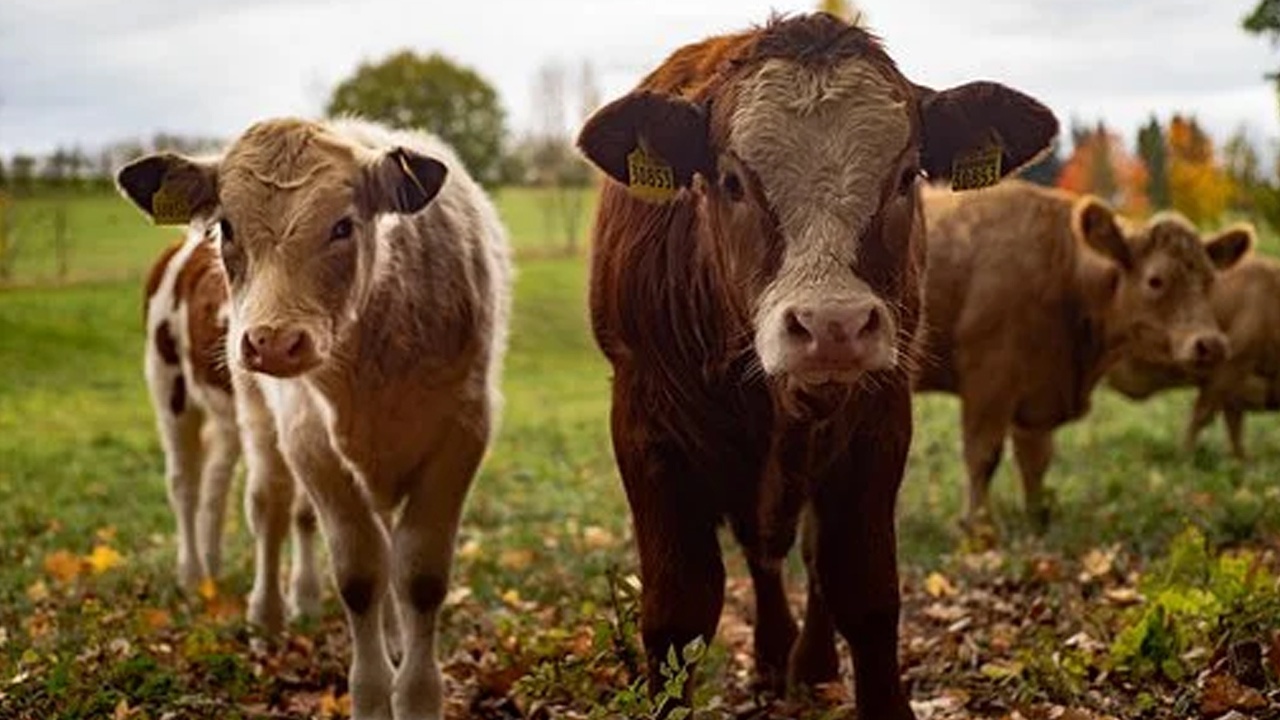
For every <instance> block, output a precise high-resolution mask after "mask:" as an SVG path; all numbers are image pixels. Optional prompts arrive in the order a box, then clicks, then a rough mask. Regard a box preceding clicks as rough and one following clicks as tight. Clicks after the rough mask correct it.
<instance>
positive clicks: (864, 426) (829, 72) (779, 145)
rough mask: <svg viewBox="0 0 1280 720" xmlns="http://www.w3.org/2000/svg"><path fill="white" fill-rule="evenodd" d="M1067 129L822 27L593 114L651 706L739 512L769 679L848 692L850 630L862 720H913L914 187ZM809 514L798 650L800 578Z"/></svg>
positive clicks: (1009, 155)
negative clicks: (941, 86) (787, 570)
mask: <svg viewBox="0 0 1280 720" xmlns="http://www.w3.org/2000/svg"><path fill="white" fill-rule="evenodd" d="M1057 128H1058V124H1057V121H1056V120H1055V118H1054V117H1053V114H1052V113H1051V112H1049V110H1048V109H1046V108H1045V107H1044V106H1042V105H1041V104H1040V103H1038V102H1036V101H1035V100H1034V99H1032V98H1030V97H1028V96H1026V95H1024V94H1022V93H1019V92H1017V91H1015V90H1012V89H1010V88H1007V87H1004V86H1002V85H998V84H995V83H972V84H968V85H961V86H959V87H955V88H949V89H947V90H943V91H940V92H935V91H933V90H929V89H927V88H923V87H920V86H917V85H914V84H912V83H911V82H909V81H908V80H907V79H906V78H905V77H904V76H903V75H902V74H901V72H899V70H898V69H897V67H896V66H895V65H894V63H893V61H892V59H890V58H889V56H888V54H887V53H886V52H885V51H884V49H883V47H882V46H881V44H880V42H879V41H878V40H877V39H876V38H875V37H874V36H872V35H870V34H869V33H867V32H866V31H864V30H862V29H861V28H856V27H851V26H849V25H847V24H846V23H844V22H843V21H841V20H839V19H837V18H835V17H833V16H830V15H826V14H821V13H819V14H814V15H804V16H796V17H788V18H775V19H774V20H773V21H771V22H769V23H768V24H767V25H765V26H762V27H759V28H754V29H752V30H748V31H745V32H742V33H736V34H732V35H727V36H722V37H715V38H709V39H707V40H704V41H701V42H697V43H693V44H690V45H686V46H684V47H682V48H680V49H678V50H676V51H675V52H674V53H673V54H672V55H671V56H670V57H669V58H668V59H667V60H666V61H665V62H663V63H662V64H661V65H660V66H659V67H658V68H656V69H655V70H654V71H653V72H652V73H651V74H650V75H649V76H648V77H646V78H645V79H644V80H643V81H642V82H641V83H640V85H639V87H637V88H636V89H635V90H634V91H632V92H630V93H628V94H626V95H624V96H623V97H621V98H618V99H617V100H615V101H613V102H611V103H609V104H608V105H606V106H605V107H604V108H602V109H601V110H600V111H599V112H597V113H596V114H595V115H594V116H593V117H592V118H591V119H590V120H589V121H588V122H587V124H586V126H585V127H584V128H583V130H582V133H581V135H580V137H579V144H580V146H581V147H582V149H583V151H584V152H585V153H586V155H587V157H588V158H590V159H591V160H592V162H594V163H595V164H596V165H597V166H598V167H600V168H601V169H602V170H604V171H605V172H606V173H607V174H608V175H609V177H610V178H611V179H610V180H608V181H607V182H606V183H605V185H604V186H603V188H602V190H601V198H600V205H599V212H598V216H597V220H596V226H595V232H594V239H593V257H592V267H591V295H590V304H591V320H592V327H593V330H594V333H595V338H596V342H597V343H598V344H599V346H600V349H601V350H602V351H603V353H604V354H605V355H606V356H607V357H608V359H609V361H610V363H611V364H612V366H613V370H614V375H613V404H612V425H611V430H612V437H613V448H614V453H615V455H616V457H617V462H618V469H619V472H620V474H621V476H622V482H623V484H624V485H625V487H626V492H627V500H628V502H629V504H630V506H631V514H632V519H633V521H634V523H635V530H636V540H637V543H638V545H639V551H640V572H641V577H642V580H643V593H642V594H643V597H642V602H641V631H642V633H643V636H644V645H645V652H646V654H647V656H648V662H649V682H650V688H651V690H654V691H656V690H658V689H660V688H661V687H662V683H663V676H662V673H661V668H660V666H661V664H662V662H663V659H664V658H666V657H667V656H668V653H670V652H673V651H676V652H678V649H679V648H683V647H684V646H685V644H686V643H688V642H690V641H691V640H693V639H694V638H696V637H699V636H701V637H702V638H703V639H704V640H709V639H710V638H711V636H712V635H714V633H715V629H716V623H717V620H718V618H719V615H720V609H721V604H722V602H723V598H724V577H725V576H724V566H723V563H722V561H721V554H720V544H719V541H718V539H717V536H716V527H717V526H718V525H719V524H720V523H721V521H722V520H725V519H727V520H728V521H729V523H730V524H731V526H732V528H733V532H734V535H735V536H736V537H737V539H738V541H739V542H740V543H741V545H742V548H743V551H744V553H745V555H746V557H747V563H748V567H749V569H750V572H751V579H752V582H753V585H754V587H755V593H756V609H757V622H756V632H755V658H756V672H757V674H758V676H759V679H760V680H761V681H762V683H763V684H765V685H767V686H769V687H770V688H771V689H773V690H782V689H783V687H784V684H785V683H786V682H787V681H788V680H790V681H791V682H792V683H793V684H795V683H799V684H809V683H814V682H825V681H831V680H834V679H836V678H837V677H838V675H837V673H838V669H839V666H838V662H837V660H838V656H837V655H836V648H835V645H834V642H833V640H832V635H833V632H834V631H835V630H838V631H839V633H840V634H841V635H842V636H843V637H844V638H845V639H846V640H847V641H848V643H849V647H850V648H851V650H852V653H853V657H854V686H855V688H856V693H857V702H858V707H859V710H860V712H861V714H862V717H863V718H875V719H876V720H883V719H895V720H897V719H903V718H910V717H911V716H912V713H911V708H910V706H909V705H908V703H907V699H906V694H905V693H904V692H903V688H902V685H901V682H900V679H899V673H898V662H897V651H898V647H897V639H898V611H899V604H900V601H899V590H898V577H897V555H896V553H897V548H896V534H895V533H896V531H895V526H894V506H895V503H896V501H897V493H898V487H899V485H900V483H901V480H902V473H903V467H904V464H905V462H906V458H907V449H908V447H909V445H910V442H911V432H912V428H911V396H910V379H909V378H910V374H911V371H912V368H913V366H914V365H913V362H912V356H913V355H914V353H915V351H916V349H917V342H916V341H917V339H918V335H917V332H916V330H917V327H918V324H919V322H920V309H921V307H920V306H921V288H920V286H921V280H922V271H923V264H924V250H925V248H924V227H923V224H922V220H923V217H922V213H921V212H920V206H919V196H918V188H917V185H918V182H917V181H918V179H919V177H920V175H921V172H922V170H923V171H924V172H927V173H929V174H930V175H931V176H934V177H939V178H941V177H946V176H948V175H949V174H950V173H951V172H952V168H953V161H954V160H957V159H961V158H965V157H968V156H970V155H971V154H972V153H973V152H974V151H975V150H994V151H995V152H994V157H995V159H998V160H1001V163H1000V168H1002V169H1003V171H1005V172H1011V171H1013V170H1014V169H1016V168H1017V167H1018V166H1019V165H1021V164H1022V163H1024V162H1026V161H1028V160H1030V159H1031V158H1033V157H1034V156H1036V155H1037V154H1038V153H1039V152H1041V151H1042V150H1043V149H1044V148H1045V146H1046V145H1047V144H1048V143H1049V142H1050V140H1051V139H1052V138H1053V136H1054V134H1055V133H1056V132H1057ZM999 174H1000V169H998V168H994V167H992V168H991V169H990V172H989V175H990V178H989V179H991V180H995V179H996V178H998V176H999ZM628 186H629V187H628ZM806 508H807V509H808V513H807V515H806V517H807V518H808V522H807V523H806V527H807V532H806V533H805V535H806V538H805V542H804V547H805V550H806V552H805V556H806V560H807V566H808V577H809V600H808V604H807V606H806V611H805V613H806V616H805V624H804V629H803V634H798V633H797V629H796V623H795V620H794V619H793V618H792V615H791V610H790V607H789V606H788V603H787V594H786V591H785V588H784V587H783V583H782V573H781V571H782V563H783V559H784V558H785V557H786V555H787V553H788V551H789V550H790V548H791V546H792V545H793V544H794V541H795V538H796V534H797V523H798V519H799V517H800V516H801V514H802V512H804V511H805V509H806ZM798 635H799V637H797V636H798Z"/></svg>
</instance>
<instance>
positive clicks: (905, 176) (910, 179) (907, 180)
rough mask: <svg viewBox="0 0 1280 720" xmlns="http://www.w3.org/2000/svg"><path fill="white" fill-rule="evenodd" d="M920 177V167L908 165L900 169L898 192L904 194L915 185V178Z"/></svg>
mask: <svg viewBox="0 0 1280 720" xmlns="http://www.w3.org/2000/svg"><path fill="white" fill-rule="evenodd" d="M918 177H920V168H917V167H909V168H907V169H906V170H903V171H902V177H900V178H898V194H899V195H906V194H907V193H909V192H911V190H912V189H913V188H914V187H915V186H916V178H918Z"/></svg>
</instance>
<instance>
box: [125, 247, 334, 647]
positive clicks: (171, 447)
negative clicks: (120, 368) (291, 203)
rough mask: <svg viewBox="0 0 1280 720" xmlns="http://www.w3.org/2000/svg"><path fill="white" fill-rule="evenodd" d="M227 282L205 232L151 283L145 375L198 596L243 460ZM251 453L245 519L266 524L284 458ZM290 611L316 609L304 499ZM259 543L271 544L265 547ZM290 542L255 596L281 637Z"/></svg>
mask: <svg viewBox="0 0 1280 720" xmlns="http://www.w3.org/2000/svg"><path fill="white" fill-rule="evenodd" d="M227 300H228V298H227V279H226V274H225V273H224V272H223V269H222V263H221V261H220V260H219V259H218V250H217V246H216V245H215V244H214V240H213V239H212V238H211V237H210V234H209V233H207V232H206V231H205V229H204V228H203V227H193V228H189V229H188V231H187V234H186V237H185V239H184V240H182V241H179V242H177V243H174V244H173V245H171V246H170V247H168V248H166V249H165V250H164V252H163V253H161V255H160V257H159V258H158V259H157V260H156V262H155V264H154V265H153V266H152V268H151V272H150V274H149V275H148V277H147V282H146V299H145V301H144V303H145V304H144V318H143V319H144V325H145V327H146V346H145V351H144V361H143V362H144V368H145V372H146V378H147V389H148V391H149V392H150V395H151V404H152V407H153V409H154V410H155V415H156V425H157V427H158V429H159V432H160V443H161V446H162V447H163V449H164V455H165V478H166V480H167V482H168V487H169V503H170V505H171V507H172V508H173V514H174V516H175V517H176V519H177V525H178V533H177V535H178V582H179V584H180V585H181V586H182V587H183V588H185V589H187V590H189V591H190V590H194V589H195V588H196V587H197V586H198V585H199V584H200V582H201V581H202V580H204V579H206V578H209V579H213V578H216V577H217V576H218V571H219V569H220V565H221V557H222V532H223V519H224V517H225V516H226V506H227V493H228V490H229V488H230V485H231V479H232V475H233V473H234V471H235V466H236V462H237V460H238V459H239V457H240V453H241V439H242V437H241V436H242V433H241V428H240V424H239V423H238V422H237V419H236V407H235V398H234V395H233V392H232V383H231V373H230V370H229V369H228V367H227V363H226V335H227V321H228V312H229V308H228V306H227ZM243 442H244V444H245V445H246V446H247V447H248V448H249V450H250V453H249V457H248V461H247V463H246V464H247V465H248V469H249V482H248V488H249V489H248V491H247V492H246V494H245V503H246V515H247V516H248V518H249V522H250V523H251V524H253V525H255V526H256V525H258V524H261V522H262V521H261V515H262V509H263V508H266V507H268V506H272V505H273V504H274V503H276V502H278V500H277V499H276V498H275V497H263V495H264V493H269V492H270V493H272V494H273V495H274V493H275V491H274V489H275V488H276V487H277V486H279V485H281V484H285V485H288V486H289V487H292V482H293V481H292V479H291V477H290V476H289V474H288V469H287V468H286V467H285V466H284V462H283V460H282V459H280V454H279V450H278V449H277V448H276V447H275V444H274V443H272V442H266V441H264V440H263V439H261V438H259V437H256V436H255V435H254V434H252V433H249V432H245V433H243ZM293 520H294V523H293V540H294V543H293V568H292V574H291V582H290V584H291V587H292V592H291V595H290V602H291V610H292V612H293V614H294V615H295V616H299V615H307V614H314V613H315V612H316V611H317V610H318V609H319V603H320V585H319V580H318V577H317V573H316V569H315V565H316V562H315V535H316V527H315V526H316V521H315V514H314V512H313V511H312V510H311V507H310V505H309V504H308V503H307V502H306V500H305V495H301V494H299V495H298V496H297V498H296V499H295V502H294V508H293ZM260 538H261V539H262V540H264V541H265V540H267V538H265V537H262V536H261V535H260ZM283 540H284V537H283V535H282V536H280V537H279V538H275V539H273V541H272V542H271V543H265V542H263V543H260V544H259V552H258V553H257V558H256V559H257V563H256V567H255V574H254V584H253V592H252V593H250V596H249V618H250V620H251V621H253V622H255V623H257V624H260V625H262V626H264V627H266V628H268V629H270V630H276V629H278V628H279V627H280V624H281V622H282V620H283V616H284V606H283V599H282V593H281V590H280V563H279V555H280V549H281V543H282V542H283Z"/></svg>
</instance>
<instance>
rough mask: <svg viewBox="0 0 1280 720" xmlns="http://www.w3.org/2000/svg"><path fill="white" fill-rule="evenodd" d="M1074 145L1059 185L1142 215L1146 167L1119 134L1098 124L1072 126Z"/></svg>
mask: <svg viewBox="0 0 1280 720" xmlns="http://www.w3.org/2000/svg"><path fill="white" fill-rule="evenodd" d="M1072 136H1073V137H1074V138H1075V147H1073V148H1072V150H1071V156H1070V157H1069V158H1067V162H1066V163H1065V164H1064V165H1063V166H1062V172H1061V173H1060V174H1059V175H1058V187H1061V188H1063V189H1066V190H1070V191H1072V192H1076V193H1090V194H1093V195H1097V196H1098V197H1100V198H1102V199H1103V200H1105V201H1107V202H1109V203H1111V204H1112V205H1115V206H1116V207H1118V208H1119V209H1120V210H1121V211H1122V212H1124V213H1126V214H1128V215H1145V214H1146V213H1147V212H1149V210H1150V204H1149V203H1148V201H1147V191H1146V188H1147V169H1146V167H1145V166H1144V165H1143V164H1142V161H1141V160H1139V159H1138V158H1136V157H1134V156H1132V155H1130V154H1129V153H1128V152H1126V151H1125V149H1124V144H1123V143H1122V142H1121V141H1120V137H1119V136H1118V135H1116V134H1115V133H1112V132H1110V131H1109V130H1107V128H1106V126H1105V125H1103V124H1102V123H1098V124H1097V125H1096V126H1095V127H1093V128H1092V129H1085V127H1084V126H1076V127H1073V128H1072Z"/></svg>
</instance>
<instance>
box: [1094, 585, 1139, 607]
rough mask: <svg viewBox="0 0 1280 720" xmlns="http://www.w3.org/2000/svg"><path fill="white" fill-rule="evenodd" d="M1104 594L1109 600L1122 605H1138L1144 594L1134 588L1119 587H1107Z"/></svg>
mask: <svg viewBox="0 0 1280 720" xmlns="http://www.w3.org/2000/svg"><path fill="white" fill-rule="evenodd" d="M1102 595H1103V596H1104V597H1105V598H1106V599H1107V600H1108V601H1109V602H1112V603H1114V604H1116V605H1119V606H1121V607H1125V606H1128V605H1137V604H1138V603H1140V602H1142V595H1140V594H1139V593H1138V591H1137V590H1136V589H1134V588H1126V587H1118V588H1107V589H1106V590H1104V591H1103V592H1102Z"/></svg>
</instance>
